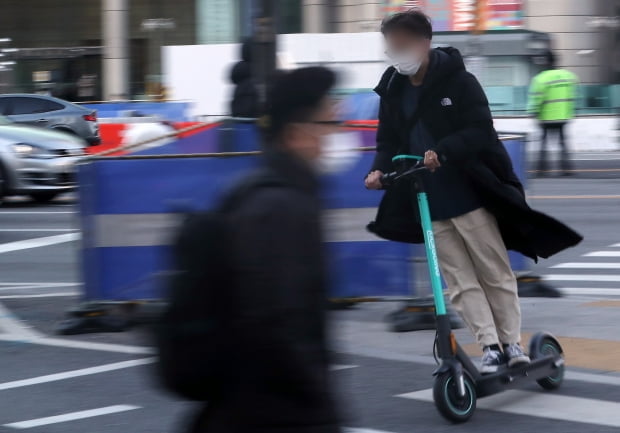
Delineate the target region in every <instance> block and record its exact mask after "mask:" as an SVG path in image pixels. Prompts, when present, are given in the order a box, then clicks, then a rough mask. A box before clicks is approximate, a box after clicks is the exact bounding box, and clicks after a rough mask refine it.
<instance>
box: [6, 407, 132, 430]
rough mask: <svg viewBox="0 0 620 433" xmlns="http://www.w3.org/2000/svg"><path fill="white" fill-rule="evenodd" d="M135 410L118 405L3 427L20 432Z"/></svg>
mask: <svg viewBox="0 0 620 433" xmlns="http://www.w3.org/2000/svg"><path fill="white" fill-rule="evenodd" d="M135 409H140V406H132V405H128V404H119V405H115V406H107V407H101V408H98V409H90V410H82V411H79V412H71V413H65V414H62V415H55V416H48V417H45V418H36V419H31V420H28V421H20V422H14V423H11V424H5V425H4V427H9V428H14V429H19V430H22V429H29V428H34V427H41V426H44V425H49V424H58V423H60V422H67V421H75V420H78V419H86V418H92V417H95V416H101V415H110V414H113V413H119V412H127V411H129V410H135Z"/></svg>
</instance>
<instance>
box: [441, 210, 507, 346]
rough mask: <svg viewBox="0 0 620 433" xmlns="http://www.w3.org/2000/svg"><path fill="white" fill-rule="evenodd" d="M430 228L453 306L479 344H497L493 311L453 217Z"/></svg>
mask: <svg viewBox="0 0 620 433" xmlns="http://www.w3.org/2000/svg"><path fill="white" fill-rule="evenodd" d="M433 232H434V235H435V244H436V246H437V257H438V258H439V267H440V269H441V273H442V275H443V277H444V279H445V280H446V283H447V284H448V291H449V294H450V300H451V302H452V306H453V307H454V309H455V310H456V311H457V312H458V313H459V314H460V316H461V317H462V318H463V321H464V322H465V324H466V325H467V326H468V328H469V329H470V330H471V332H472V333H473V334H474V335H475V337H476V340H477V342H478V344H480V347H481V348H484V346H491V345H494V344H499V338H498V336H497V331H496V330H495V322H494V321H493V313H492V311H491V307H490V306H489V303H488V301H487V297H486V296H485V294H484V291H483V289H482V287H481V286H480V283H479V282H478V279H477V278H476V272H475V269H474V263H472V260H471V257H470V256H469V253H468V252H467V248H466V247H465V243H464V241H463V239H462V238H461V236H460V235H459V234H458V232H457V231H456V227H455V226H454V223H453V222H452V220H445V221H434V222H433Z"/></svg>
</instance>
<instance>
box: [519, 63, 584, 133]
mask: <svg viewBox="0 0 620 433" xmlns="http://www.w3.org/2000/svg"><path fill="white" fill-rule="evenodd" d="M578 83H579V80H578V79H577V76H576V75H575V74H573V73H572V72H570V71H567V70H566V69H549V70H547V71H543V72H541V73H539V74H538V75H536V76H535V77H534V78H533V79H532V82H531V84H530V92H529V100H528V104H527V111H528V112H529V113H532V114H535V115H536V117H537V118H538V119H539V120H540V121H541V122H549V123H552V122H565V121H567V120H569V119H572V118H573V117H574V116H575V99H576V97H577V84H578Z"/></svg>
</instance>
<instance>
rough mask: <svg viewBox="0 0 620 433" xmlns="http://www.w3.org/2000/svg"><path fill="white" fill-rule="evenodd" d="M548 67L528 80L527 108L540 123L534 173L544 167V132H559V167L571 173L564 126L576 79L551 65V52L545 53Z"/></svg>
mask: <svg viewBox="0 0 620 433" xmlns="http://www.w3.org/2000/svg"><path fill="white" fill-rule="evenodd" d="M546 60H547V65H548V69H546V70H544V71H542V72H541V73H539V74H538V75H536V76H535V77H534V78H533V79H532V82H531V84H530V91H529V100H528V108H527V110H528V112H529V113H531V114H534V115H535V116H536V118H537V119H538V121H539V122H540V124H541V128H542V139H541V143H540V157H539V159H538V175H539V176H544V175H545V173H546V170H547V136H548V135H549V133H551V132H553V133H558V134H559V136H560V145H561V146H562V152H561V159H560V163H561V168H562V172H563V174H564V175H565V176H568V175H570V174H571V171H570V169H571V164H570V160H569V154H568V148H567V144H566V131H565V126H566V124H567V122H568V121H569V120H571V119H572V118H573V117H574V116H575V99H576V97H577V84H578V82H579V81H578V79H577V76H576V75H575V74H573V73H572V72H570V71H568V70H566V69H556V68H555V56H554V55H553V53H552V52H548V53H547V55H546Z"/></svg>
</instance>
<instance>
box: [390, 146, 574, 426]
mask: <svg viewBox="0 0 620 433" xmlns="http://www.w3.org/2000/svg"><path fill="white" fill-rule="evenodd" d="M422 160H423V158H422V157H419V156H414V155H397V156H396V157H394V158H393V162H394V163H395V165H396V166H397V170H396V171H395V172H393V173H388V174H385V175H383V177H382V179H381V182H382V184H383V186H384V187H385V188H389V187H390V186H391V185H394V184H395V183H396V182H405V181H409V182H413V185H414V188H415V191H416V193H417V200H418V205H419V210H420V222H421V225H422V231H423V233H424V244H425V247H426V257H427V260H428V267H429V272H430V281H431V288H432V291H433V298H434V303H435V315H436V319H437V334H436V337H435V345H436V349H437V353H438V357H439V359H440V363H439V364H440V365H439V368H438V369H437V370H436V371H435V372H434V373H433V376H434V377H435V382H434V385H433V399H434V401H435V406H436V407H437V409H438V410H439V412H440V413H441V415H443V416H444V417H445V418H446V419H448V420H450V421H452V422H455V423H461V422H465V421H467V420H469V419H470V418H471V416H472V415H473V414H474V412H475V410H476V399H478V398H482V397H486V396H489V395H492V394H496V393H499V392H502V391H504V390H506V389H509V388H513V387H516V386H518V385H519V384H520V383H521V382H524V381H529V380H535V381H536V382H538V384H539V385H540V386H541V387H543V388H544V389H548V390H552V389H556V388H558V387H560V385H561V384H562V381H563V379H564V357H563V351H562V347H561V346H560V343H559V342H558V340H557V339H556V338H555V337H554V336H553V335H551V334H548V333H545V332H539V333H536V334H535V335H534V336H533V337H532V339H531V340H530V344H529V354H530V358H531V363H529V364H522V365H517V366H514V367H512V368H508V366H507V365H502V366H500V367H499V368H498V371H497V372H495V373H491V374H481V373H480V372H479V371H478V368H476V366H475V365H474V363H473V362H472V361H471V359H470V358H469V356H468V355H467V354H466V353H465V351H464V350H463V349H462V348H461V347H460V346H459V344H458V342H457V341H456V338H455V336H454V334H453V333H452V330H451V328H450V319H449V316H448V315H447V314H446V305H445V300H444V295H443V287H442V280H441V276H440V271H439V262H438V259H437V251H436V249H435V240H434V237H433V227H432V223H431V216H430V211H429V206H428V199H427V195H426V192H425V190H424V184H423V182H422V180H423V179H422V176H421V174H422V173H424V171H426V170H427V169H426V167H425V166H424V164H423V162H422ZM438 362H439V361H438Z"/></svg>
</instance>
